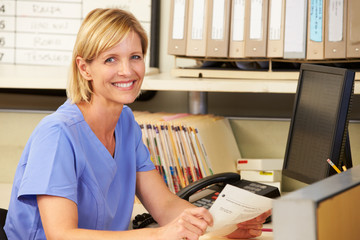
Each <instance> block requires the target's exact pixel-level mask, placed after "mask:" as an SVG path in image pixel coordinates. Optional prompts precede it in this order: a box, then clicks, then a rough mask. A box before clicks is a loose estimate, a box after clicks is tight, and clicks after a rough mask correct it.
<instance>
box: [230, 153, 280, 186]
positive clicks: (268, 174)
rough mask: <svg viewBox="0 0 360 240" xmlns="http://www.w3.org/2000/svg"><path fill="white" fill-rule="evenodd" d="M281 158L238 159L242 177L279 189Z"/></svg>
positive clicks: (238, 167)
mask: <svg viewBox="0 0 360 240" xmlns="http://www.w3.org/2000/svg"><path fill="white" fill-rule="evenodd" d="M283 162H284V160H283V159H244V158H241V159H238V160H237V169H238V170H239V171H240V175H241V178H242V179H246V180H249V181H254V182H260V183H264V184H267V185H272V186H274V187H277V188H278V189H279V191H281V176H282V167H283Z"/></svg>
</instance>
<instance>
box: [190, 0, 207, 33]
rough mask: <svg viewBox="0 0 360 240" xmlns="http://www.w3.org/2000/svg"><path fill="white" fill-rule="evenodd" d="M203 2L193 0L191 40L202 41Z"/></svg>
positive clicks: (203, 0) (202, 0)
mask: <svg viewBox="0 0 360 240" xmlns="http://www.w3.org/2000/svg"><path fill="white" fill-rule="evenodd" d="M204 17H205V0H194V6H193V14H192V24H191V26H192V31H191V39H195V40H201V39H203V29H204Z"/></svg>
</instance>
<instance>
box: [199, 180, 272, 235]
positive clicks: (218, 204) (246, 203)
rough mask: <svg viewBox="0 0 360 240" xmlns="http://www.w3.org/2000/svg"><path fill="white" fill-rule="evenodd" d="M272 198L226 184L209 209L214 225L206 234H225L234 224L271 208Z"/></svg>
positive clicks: (233, 228) (234, 226)
mask: <svg viewBox="0 0 360 240" xmlns="http://www.w3.org/2000/svg"><path fill="white" fill-rule="evenodd" d="M272 201H273V200H272V199H271V198H267V197H263V196H260V195H257V194H255V193H251V192H249V191H247V190H244V189H241V188H238V187H235V186H232V185H229V184H228V185H226V186H225V188H224V189H223V190H222V191H221V193H220V194H219V196H218V198H217V199H216V201H215V202H214V204H213V205H212V206H211V208H210V209H209V211H210V213H211V214H212V215H213V218H214V225H213V226H212V227H209V228H208V229H207V233H206V234H205V235H206V236H225V235H228V234H230V233H231V232H233V231H234V230H236V229H237V227H236V224H237V223H240V222H244V221H247V220H250V219H253V218H255V217H257V216H259V215H260V214H262V213H263V212H266V211H268V210H270V209H271V208H272Z"/></svg>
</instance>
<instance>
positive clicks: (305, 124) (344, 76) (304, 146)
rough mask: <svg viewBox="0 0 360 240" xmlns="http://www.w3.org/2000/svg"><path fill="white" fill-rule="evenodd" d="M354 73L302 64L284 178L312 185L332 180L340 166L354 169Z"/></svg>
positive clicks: (287, 147)
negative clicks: (351, 119)
mask: <svg viewBox="0 0 360 240" xmlns="http://www.w3.org/2000/svg"><path fill="white" fill-rule="evenodd" d="M354 76H355V73H354V72H353V71H350V70H347V69H342V68H335V67H328V66H321V65H314V64H302V65H301V68H300V73H299V81H298V87H297V92H296V95H295V103H294V109H293V115H292V118H291V122H290V129H289V135H288V141H287V146H286V152H285V158H284V165H283V174H284V175H285V176H288V177H290V178H293V179H296V180H298V181H301V182H304V183H307V184H311V183H314V182H316V181H319V180H321V179H324V178H326V177H327V176H330V175H332V174H334V173H336V172H335V170H334V169H333V168H332V167H331V166H330V165H329V163H328V162H327V159H331V161H332V162H333V163H334V164H335V165H336V166H338V167H339V168H340V169H341V167H342V165H345V166H346V167H348V168H349V167H352V162H351V154H350V145H349V141H348V140H349V136H348V117H349V112H350V111H349V107H350V105H351V98H352V95H353V86H354Z"/></svg>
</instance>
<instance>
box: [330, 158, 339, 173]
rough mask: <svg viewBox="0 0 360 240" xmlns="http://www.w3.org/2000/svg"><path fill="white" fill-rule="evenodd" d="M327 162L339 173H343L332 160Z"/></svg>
mask: <svg viewBox="0 0 360 240" xmlns="http://www.w3.org/2000/svg"><path fill="white" fill-rule="evenodd" d="M327 162H328V163H329V164H330V166H332V167H333V168H334V169H335V171H336V172H337V173H341V171H340V170H339V169H338V168H337V167H336V166H335V164H334V163H333V162H332V161H331V160H330V159H328V160H327Z"/></svg>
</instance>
